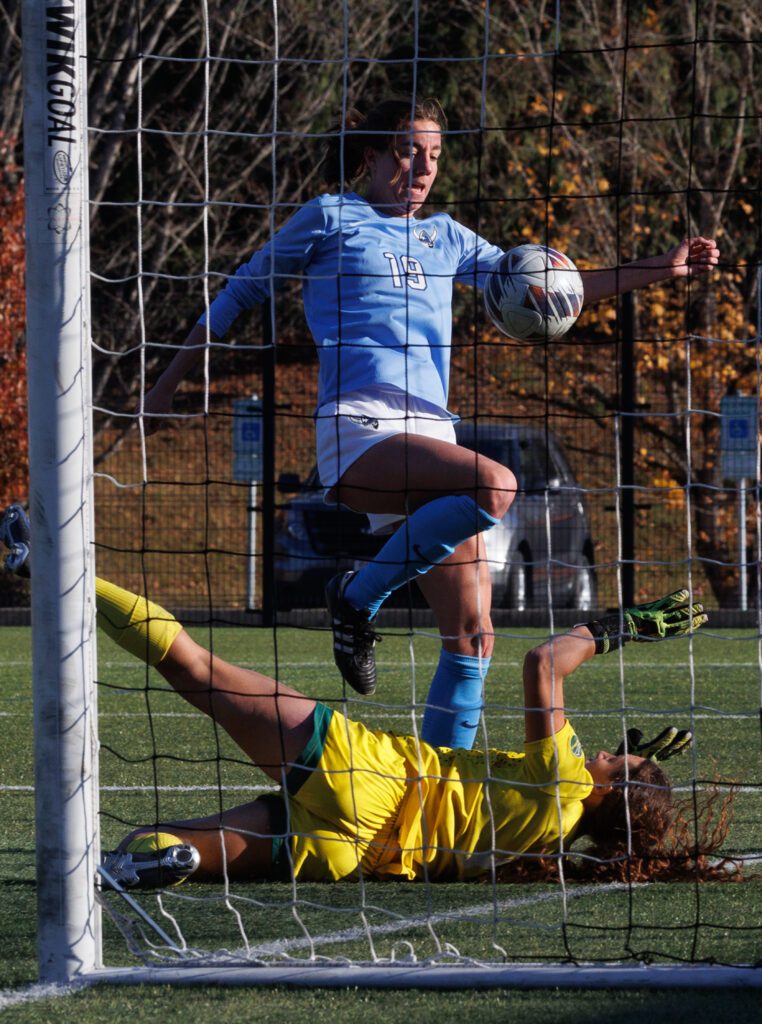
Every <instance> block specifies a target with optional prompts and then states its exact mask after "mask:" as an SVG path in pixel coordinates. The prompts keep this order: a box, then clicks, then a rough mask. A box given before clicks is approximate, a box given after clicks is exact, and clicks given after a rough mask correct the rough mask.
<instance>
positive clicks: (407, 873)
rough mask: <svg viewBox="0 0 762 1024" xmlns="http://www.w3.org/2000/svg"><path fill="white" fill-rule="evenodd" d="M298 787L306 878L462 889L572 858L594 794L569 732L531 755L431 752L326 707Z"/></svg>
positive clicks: (294, 800)
mask: <svg viewBox="0 0 762 1024" xmlns="http://www.w3.org/2000/svg"><path fill="white" fill-rule="evenodd" d="M317 719H318V721H317V725H316V733H315V737H314V739H313V742H312V743H311V744H310V746H309V747H308V748H307V749H306V750H305V752H304V754H303V755H302V758H300V762H299V763H298V764H297V765H295V766H294V768H292V771H291V772H290V773H289V779H288V791H289V792H288V796H289V799H288V809H289V824H288V831H289V833H290V836H291V856H290V860H291V863H292V866H293V871H294V873H295V874H296V877H298V878H300V879H304V880H314V881H328V880H337V879H342V878H353V877H354V878H357V876H358V874H360V873H361V874H362V875H363V876H365V877H373V878H379V879H384V878H394V877H397V878H408V879H424V878H430V879H436V880H439V881H449V880H452V881H456V880H462V879H468V878H476V877H478V876H480V875H485V874H488V873H489V872H490V871H491V869H492V866H493V865H494V866H500V865H501V864H504V863H506V862H507V861H509V860H512V859H513V858H514V857H516V856H517V855H519V854H522V853H534V854H540V853H554V852H557V851H558V850H559V848H560V846H561V837H562V836H563V837H564V849H566V848H568V846H569V844H570V842H571V840H572V839H573V837H574V832H575V830H576V828H577V826H578V824H579V820H580V818H581V817H582V810H583V808H582V801H583V800H584V798H585V797H586V796H587V795H588V794H589V793H590V792H591V790H592V779H591V777H590V774H589V772H588V771H587V769H586V768H585V757H584V754H583V751H582V746H581V744H580V742H579V740H578V739H577V737H576V735H575V733H574V730H573V729H572V727H571V725H570V723H569V722H566V723H565V725H564V727H563V728H562V729H561V730H560V731H559V732H558V733H556V734H555V736H550V737H547V738H546V739H543V740H538V741H536V742H532V743H526V744H525V750H524V753H523V754H518V753H510V752H506V751H497V750H494V751H488V752H483V751H466V750H448V749H444V748H438V749H437V748H434V747H430V746H429V745H428V744H426V743H423V742H421V741H420V740H416V739H415V738H413V737H410V736H396V735H394V734H391V733H385V732H380V731H374V730H370V729H367V728H366V727H365V726H364V725H362V723H360V722H354V721H351V720H349V719H347V718H345V717H344V716H343V715H341V714H340V713H339V712H332V711H331V710H330V709H328V708H326V707H325V706H324V705H318V716H317Z"/></svg>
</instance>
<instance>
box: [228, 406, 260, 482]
mask: <svg viewBox="0 0 762 1024" xmlns="http://www.w3.org/2000/svg"><path fill="white" fill-rule="evenodd" d="M262 444H263V430H262V402H261V400H260V399H259V398H237V399H236V400H235V401H234V402H233V479H234V480H238V481H241V482H244V483H261V481H262Z"/></svg>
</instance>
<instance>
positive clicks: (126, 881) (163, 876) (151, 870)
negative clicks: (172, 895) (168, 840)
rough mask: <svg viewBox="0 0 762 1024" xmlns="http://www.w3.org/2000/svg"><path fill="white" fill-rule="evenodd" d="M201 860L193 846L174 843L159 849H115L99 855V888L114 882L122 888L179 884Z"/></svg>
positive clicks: (106, 886)
mask: <svg viewBox="0 0 762 1024" xmlns="http://www.w3.org/2000/svg"><path fill="white" fill-rule="evenodd" d="M200 863H201V857H200V855H199V852H198V850H197V849H196V847H195V846H191V844H190V843H176V844H175V845H173V846H165V847H163V848H162V849H161V850H148V851H144V852H136V851H134V850H129V849H128V850H116V851H114V852H113V853H106V854H104V855H103V863H102V865H101V866H102V868H103V869H104V870H105V871H106V873H107V875H108V877H106V875H104V874H101V876H100V878H101V888H102V889H114V888H115V886H114V885H113V884H112V879H113V882H115V883H116V884H117V885H119V886H120V887H121V888H122V889H166V888H167V887H168V886H170V885H179V884H180V882H184V881H185V879H186V878H187V877H188V876H189V875H192V874H193V872H194V871H195V870H196V868H197V867H198V866H199V864H200Z"/></svg>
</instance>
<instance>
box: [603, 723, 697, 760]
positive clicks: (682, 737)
mask: <svg viewBox="0 0 762 1024" xmlns="http://www.w3.org/2000/svg"><path fill="white" fill-rule="evenodd" d="M692 743H693V733H692V732H689V731H688V730H687V729H676V728H675V727H674V726H673V725H670V726H667V728H666V729H663V730H662V732H660V733H659V735H658V736H654V738H653V739H652V740H644V739H643V733H642V732H641V731H640V729H628V730H627V742H626V744H625V742H624V740H623V741H622V742H621V743H620V744H619V746H618V747H617V749H616V753H617V756H619V755H620V754H625V753H626V754H637V756H638V757H647V758H648V759H649V761H668V760H669V759H670V757H674V756H675V755H676V754H682V752H683V751H684V750H688V749H689V748H690V745H691V744H692ZM625 747H626V748H627V749H626V750H625Z"/></svg>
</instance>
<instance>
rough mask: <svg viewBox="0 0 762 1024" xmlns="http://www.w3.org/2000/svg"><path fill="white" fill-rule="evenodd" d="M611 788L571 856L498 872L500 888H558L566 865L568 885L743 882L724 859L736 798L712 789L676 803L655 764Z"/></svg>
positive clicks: (521, 863) (594, 810) (534, 861)
mask: <svg viewBox="0 0 762 1024" xmlns="http://www.w3.org/2000/svg"><path fill="white" fill-rule="evenodd" d="M612 782H613V786H612V789H611V792H610V793H608V794H607V795H606V796H605V797H604V798H603V800H601V802H600V803H599V804H598V805H597V806H595V807H593V808H591V809H589V810H587V811H586V812H585V816H584V818H583V820H582V824H581V831H580V833H579V835H578V843H579V845H578V846H577V848H576V849H575V851H574V853H573V854H564V855H562V856H561V857H559V856H558V855H556V856H552V857H551V856H548V857H539V858H536V859H531V860H526V859H525V860H521V859H519V860H517V861H515V862H513V863H512V864H510V865H507V866H506V867H505V868H502V869H501V870H500V872H499V879H500V881H503V882H521V881H527V882H530V881H531V882H537V881H543V880H545V881H554V880H556V879H558V878H559V876H560V874H561V869H560V867H559V861H560V860H563V876H564V878H565V879H566V880H568V881H589V882H669V881H682V882H686V881H694V882H695V881H702V882H706V881H713V882H716V881H740V880H742V878H743V875H742V872H741V871H740V870H739V868H738V865H737V864H736V862H734V861H733V860H732V858H729V857H723V856H722V854H721V853H720V851H721V850H722V848H723V846H724V843H725V840H726V838H727V835H728V832H729V830H730V824H731V820H732V805H733V793H732V791H731V792H729V793H724V794H723V792H722V791H721V790H720V789H719V788H718V787H717V786H712V787H711V788H710V789H709V791H708V792H707V793H706V794H704V795H702V796H697V797H691V798H690V799H688V800H685V801H682V802H680V803H676V802H675V801H674V798H673V793H672V786H671V783H670V780H669V778H668V776H667V774H666V773H665V772H664V770H663V769H662V768H661V767H660V766H659V765H658V764H654V763H653V762H651V761H645V762H644V763H643V764H641V765H640V766H639V767H638V768H636V769H635V770H634V771H632V772H630V774H629V777H628V778H625V774H624V772H622V773H621V774H620V776H619V777H618V778H615V779H613V780H612ZM585 838H587V840H588V842H587V844H586V845H585V844H584V839H585Z"/></svg>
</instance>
